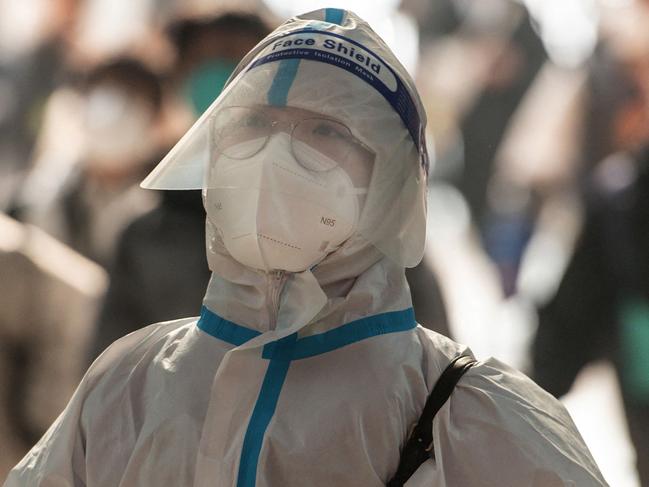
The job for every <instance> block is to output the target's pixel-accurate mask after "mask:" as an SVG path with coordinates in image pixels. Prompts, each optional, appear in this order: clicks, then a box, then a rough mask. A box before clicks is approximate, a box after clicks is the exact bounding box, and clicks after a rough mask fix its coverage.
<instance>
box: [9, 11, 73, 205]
mask: <svg viewBox="0 0 649 487" xmlns="http://www.w3.org/2000/svg"><path fill="white" fill-rule="evenodd" d="M80 3H81V2H80V1H78V0H25V1H24V2H14V1H12V0H0V211H10V210H11V206H12V203H13V198H14V196H15V194H16V193H17V192H18V191H19V189H20V185H21V184H22V181H23V179H24V177H25V175H26V173H27V172H28V170H29V164H30V161H31V159H32V157H33V151H34V144H35V143H36V140H37V137H38V132H39V129H40V126H41V123H42V119H43V116H44V113H45V106H46V103H47V100H48V98H49V96H50V94H51V93H52V91H53V90H54V89H55V88H56V87H58V86H60V85H61V84H63V83H65V82H66V81H68V77H69V72H68V66H67V61H66V59H67V57H68V48H69V46H70V43H71V40H72V37H73V36H71V26H72V25H73V24H74V22H75V19H76V17H77V12H78V9H79V5H80Z"/></svg>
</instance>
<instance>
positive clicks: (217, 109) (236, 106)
mask: <svg viewBox="0 0 649 487" xmlns="http://www.w3.org/2000/svg"><path fill="white" fill-rule="evenodd" d="M424 126H425V115H424V111H423V108H422V105H421V102H420V100H419V97H418V95H417V92H416V89H415V87H414V84H413V81H412V79H411V78H410V77H409V76H408V74H407V73H406V71H405V70H404V68H403V67H402V66H401V65H400V64H399V62H398V61H397V60H396V58H395V57H394V55H393V54H392V52H391V51H390V50H389V49H388V47H387V46H386V45H385V44H384V42H383V41H382V40H381V39H380V38H379V37H378V36H377V35H376V34H375V33H374V32H373V31H372V30H371V29H370V27H369V26H368V25H367V24H366V23H365V22H364V21H363V20H361V19H360V18H358V17H357V16H355V15H354V14H353V13H351V12H348V11H343V10H338V9H322V10H318V11H315V12H312V13H309V14H305V15H301V16H298V17H295V18H293V19H291V20H289V21H287V22H286V23H285V24H283V25H282V26H280V27H279V28H278V29H277V30H275V31H274V32H273V33H271V34H270V35H269V36H268V37H267V38H266V39H264V40H263V41H262V42H261V43H259V44H258V45H257V46H256V47H255V48H254V49H253V50H252V51H251V52H250V53H249V54H248V55H247V57H245V58H244V59H243V61H242V62H241V63H240V65H239V66H238V67H237V69H236V70H235V72H234V74H233V75H232V78H231V79H230V81H229V83H228V85H227V87H226V88H225V90H224V91H223V92H222V94H221V95H220V96H219V97H218V98H217V100H216V101H215V102H214V103H213V104H212V105H211V107H210V108H209V109H208V110H207V111H206V112H205V114H204V115H203V116H202V117H201V118H200V119H199V120H198V121H197V122H196V124H195V125H194V126H193V127H192V128H191V129H190V131H189V132H188V133H187V134H186V135H185V136H184V137H183V138H182V139H181V140H180V142H179V143H178V144H177V145H176V147H174V148H173V149H172V151H171V152H170V153H169V154H168V155H167V157H166V158H165V159H164V160H163V161H162V162H161V163H160V165H159V166H158V167H157V168H156V169H155V170H154V171H153V172H152V173H151V174H150V175H149V177H148V178H147V179H146V180H145V181H144V183H143V186H145V187H148V188H157V189H189V188H200V187H202V188H203V195H204V203H205V208H206V210H207V235H208V236H207V254H208V261H209V265H210V268H211V270H212V272H213V274H212V279H211V281H210V283H209V286H208V289H207V293H206V296H205V299H204V306H203V308H202V312H201V315H200V317H199V318H198V319H196V318H188V319H182V320H177V321H171V322H164V323H158V324H155V325H151V326H149V327H146V328H143V329H141V330H139V331H136V332H135V333H132V334H130V335H128V336H126V337H124V338H122V339H120V340H118V341H117V342H115V343H114V344H113V345H112V346H110V347H109V348H108V349H107V350H106V351H105V352H104V353H103V354H102V355H101V356H100V357H99V358H98V359H97V360H96V362H95V363H94V364H93V365H92V366H91V368H90V369H89V370H88V372H87V374H86V375H85V377H84V379H83V381H82V383H81V384H80V386H79V388H78V390H77V391H76V393H75V395H74V397H73V399H72V400H71V401H70V403H69V405H68V406H67V408H66V409H65V411H64V412H63V414H62V415H61V416H60V417H59V418H58V420H57V421H56V422H55V423H54V424H53V425H52V427H51V428H50V429H49V431H48V432H47V433H46V434H45V436H44V437H43V438H42V439H41V440H40V442H39V443H38V444H37V445H36V446H35V447H34V448H33V449H32V451H31V452H30V453H29V454H28V455H27V456H26V457H25V458H24V459H23V460H22V461H21V462H20V463H19V464H18V465H17V466H16V467H15V468H14V470H13V471H12V472H11V474H10V476H9V478H8V480H7V482H6V484H5V485H6V486H7V487H14V486H49V485H57V486H82V485H83V486H92V487H99V486H102V487H103V486H105V487H108V486H120V487H128V486H144V485H147V486H148V485H150V486H162V485H164V486H172V485H173V486H219V487H226V486H228V487H229V486H237V487H252V486H258V487H270V486H274V487H278V486H283V487H286V486H305V485H308V486H323V487H324V486H327V487H330V486H363V487H371V486H383V485H386V483H387V482H388V481H389V480H390V479H391V478H392V476H393V475H394V473H395V471H396V469H397V466H398V464H399V460H400V454H401V449H402V447H403V445H404V443H405V441H406V438H407V437H408V434H409V430H410V428H411V425H412V424H413V423H415V422H416V421H417V419H418V418H419V416H420V414H421V412H422V408H423V406H424V403H425V402H426V400H427V398H428V396H429V394H430V392H431V390H432V388H433V386H434V385H435V383H436V381H437V379H438V378H439V376H440V374H441V373H442V371H443V370H444V369H445V368H446V366H447V365H448V364H449V362H451V360H453V359H454V358H455V357H457V356H458V355H461V354H468V355H470V351H469V350H468V349H467V348H466V347H463V346H461V345H459V344H456V343H454V342H452V341H451V340H449V339H448V338H445V337H443V336H441V335H439V334H436V333H434V332H432V331H429V330H425V329H423V328H422V327H420V326H418V325H417V324H416V322H415V320H414V315H413V310H412V307H411V298H410V292H409V290H408V286H407V284H406V280H405V277H404V269H405V267H411V266H414V265H416V264H417V262H419V260H420V259H421V257H422V252H423V247H424V234H425V221H426V220H425V216H426V212H425V209H426V204H425V192H426V179H427V160H426V151H425V141H424V135H423V134H424ZM433 447H434V457H432V456H431V458H429V459H428V460H426V461H425V462H424V463H423V464H422V465H421V466H420V467H419V468H418V470H417V471H416V472H415V474H414V475H413V476H412V477H411V478H410V480H409V481H408V483H407V485H409V486H416V485H421V486H517V487H519V486H528V485H534V486H600V485H606V484H605V481H604V480H603V478H602V476H601V474H600V473H599V471H598V468H597V466H596V464H595V463H594V461H593V459H592V458H591V456H590V453H589V452H588V449H587V448H586V446H585V445H584V443H583V440H582V439H581V437H580V435H579V433H578V432H577V430H576V428H575V425H574V424H573V422H572V420H571V419H570V416H569V415H568V413H567V412H566V411H565V409H564V408H563V407H562V406H561V405H560V403H559V402H558V401H556V400H555V399H554V398H552V397H551V396H550V395H548V394H547V393H545V392H544V391H543V390H542V389H540V388H539V387H538V386H536V385H535V384H534V383H533V382H532V381H531V380H529V379H528V378H527V377H525V376H524V375H522V374H521V373H519V372H517V371H515V370H513V369H511V368H509V367H508V366H506V365H504V364H502V363H500V362H498V361H497V360H494V359H490V360H487V361H484V362H479V363H478V364H476V365H475V366H474V367H472V368H471V369H470V370H469V371H468V372H467V373H466V374H465V375H464V376H463V377H462V380H461V381H460V382H459V384H458V385H457V387H456V388H455V391H454V392H453V394H452V395H451V397H450V399H449V400H448V401H447V402H446V403H445V405H444V406H443V407H442V408H441V409H440V410H439V412H438V413H437V415H436V416H435V419H434V421H433Z"/></svg>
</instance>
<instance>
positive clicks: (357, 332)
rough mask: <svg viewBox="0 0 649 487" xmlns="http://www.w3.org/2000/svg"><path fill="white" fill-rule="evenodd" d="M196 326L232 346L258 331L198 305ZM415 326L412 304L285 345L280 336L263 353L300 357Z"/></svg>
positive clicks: (239, 343) (251, 337)
mask: <svg viewBox="0 0 649 487" xmlns="http://www.w3.org/2000/svg"><path fill="white" fill-rule="evenodd" d="M197 326H198V328H200V329H201V330H203V331H204V332H205V333H207V334H209V335H212V336H213V337H215V338H218V339H219V340H223V341H224V342H227V343H230V344H231V345H235V346H239V345H243V344H244V343H245V342H247V341H248V340H252V339H253V338H255V337H256V336H259V335H260V334H261V333H260V332H258V331H257V330H253V329H251V328H246V327H245V326H241V325H237V324H236V323H233V322H231V321H228V320H226V319H223V318H221V317H220V316H218V315H216V314H214V313H213V312H211V311H210V310H209V309H207V308H206V307H205V306H203V307H202V308H201V317H200V319H199V320H198V324H197ZM416 326H417V322H416V321H415V313H414V311H413V309H412V308H408V309H404V310H401V311H390V312H387V313H381V314H378V315H374V316H367V317H365V318H361V319H359V320H355V321H352V322H350V323H347V324H345V325H342V326H339V327H337V328H334V329H333V330H329V331H327V332H324V333H319V334H317V335H311V336H307V337H304V338H299V339H297V341H296V342H295V344H294V345H293V346H292V347H290V348H288V349H287V348H285V347H279V346H278V345H279V343H280V342H281V340H280V341H276V342H272V343H268V344H267V345H265V346H264V350H263V354H262V356H263V358H266V359H283V360H299V359H303V358H308V357H313V356H314V355H320V354H322V353H327V352H331V351H332V350H336V349H337V348H341V347H344V346H346V345H351V344H352V343H356V342H359V341H362V340H365V339H366V338H372V337H374V336H378V335H385V334H387V333H396V332H399V331H407V330H411V329H413V328H415V327H416ZM287 354H290V355H287Z"/></svg>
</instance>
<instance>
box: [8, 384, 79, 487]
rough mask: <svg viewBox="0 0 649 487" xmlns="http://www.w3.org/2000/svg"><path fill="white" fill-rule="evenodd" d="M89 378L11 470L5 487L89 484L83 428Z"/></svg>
mask: <svg viewBox="0 0 649 487" xmlns="http://www.w3.org/2000/svg"><path fill="white" fill-rule="evenodd" d="M86 386H87V383H86V380H85V379H84V381H82V383H81V384H80V385H79V387H78V388H77V391H76V392H75V394H74V396H73V397H72V399H71V400H70V402H69V403H68V406H67V407H66V408H65V410H64V411H63V412H62V413H61V415H60V416H59V417H58V418H57V420H56V421H55V422H54V423H53V424H52V426H50V428H49V429H48V430H47V432H46V433H45V435H43V437H42V438H41V439H40V440H39V441H38V443H37V444H36V445H35V446H34V447H33V448H32V449H31V450H30V451H29V453H27V455H26V456H25V457H24V458H23V459H22V460H21V461H20V463H19V464H18V465H16V467H14V469H13V470H12V471H11V472H10V473H9V476H8V477H7V480H6V481H5V483H4V487H25V486H30V487H32V486H33V487H40V486H43V487H44V486H49V485H52V486H54V485H56V486H57V487H82V486H85V485H86V482H85V478H86V471H85V465H86V462H85V452H84V443H85V441H84V436H83V431H82V429H81V427H80V416H81V409H82V405H83V399H84V397H85V395H86V393H85V391H86Z"/></svg>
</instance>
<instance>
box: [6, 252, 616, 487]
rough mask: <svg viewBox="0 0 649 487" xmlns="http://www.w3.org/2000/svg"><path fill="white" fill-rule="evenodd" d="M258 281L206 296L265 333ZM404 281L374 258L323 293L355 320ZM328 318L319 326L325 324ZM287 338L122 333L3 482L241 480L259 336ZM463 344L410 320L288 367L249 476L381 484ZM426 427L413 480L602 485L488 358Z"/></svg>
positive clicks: (530, 396) (123, 485)
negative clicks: (429, 431) (430, 434)
mask: <svg viewBox="0 0 649 487" xmlns="http://www.w3.org/2000/svg"><path fill="white" fill-rule="evenodd" d="M255 276H257V274H255V275H254V276H253V275H247V274H246V273H245V272H243V273H241V274H240V280H241V281H246V280H248V279H249V281H248V283H249V284H248V285H247V286H240V285H236V284H235V283H233V282H231V281H229V282H227V281H225V280H223V279H222V278H219V277H216V276H215V277H214V279H213V281H212V283H211V284H210V290H209V291H208V300H207V301H206V302H208V303H212V304H211V305H212V306H219V301H218V299H216V298H215V294H216V295H220V294H221V292H223V291H225V290H227V289H228V288H229V289H230V295H233V296H235V299H234V300H233V301H230V302H228V303H227V306H228V309H227V310H226V309H223V310H221V309H219V310H218V311H219V312H220V313H222V314H226V312H227V313H228V314H229V315H230V317H231V318H235V317H238V318H239V320H238V322H241V321H243V319H244V317H247V318H248V319H250V320H255V321H257V322H259V323H261V324H262V325H261V326H260V327H259V329H260V330H263V324H264V322H265V320H266V319H267V317H265V316H264V306H263V302H264V298H263V297H261V296H263V295H264V294H265V290H266V288H267V284H266V283H264V282H254V281H255ZM380 282H388V283H390V284H388V286H387V287H385V286H381V285H380ZM257 286H259V287H257ZM233 287H236V288H237V289H238V291H240V292H241V293H242V294H241V295H238V296H237V293H234V292H232V291H233V289H232V288H233ZM399 289H406V290H407V288H406V286H405V283H404V282H403V280H402V273H400V272H398V271H397V270H395V269H394V267H393V266H391V265H386V261H385V260H383V261H381V262H379V263H377V264H375V265H373V266H372V267H371V268H370V269H368V270H367V271H366V272H365V273H363V275H362V276H361V277H359V278H358V279H356V280H355V283H354V284H353V286H352V288H351V290H350V291H349V292H348V293H347V295H346V297H345V298H342V299H339V300H338V302H337V303H334V301H335V300H330V301H329V306H330V309H331V315H332V316H336V319H335V320H333V321H338V320H339V319H342V320H344V321H347V320H349V319H352V318H355V317H357V313H358V310H359V309H361V308H360V307H359V304H361V303H369V304H370V307H371V308H373V309H372V312H376V311H379V310H381V309H382V308H383V306H381V305H380V304H378V303H380V302H382V299H383V297H384V296H385V295H386V294H391V295H392V294H393V293H394V291H397V292H396V295H397V296H399V297H400V298H399V299H396V301H394V300H393V301H394V302H391V303H390V305H391V306H395V307H397V308H399V307H400V306H402V305H403V302H401V303H399V301H404V300H405V301H407V299H408V297H407V295H406V294H407V292H406V293H403V292H401V293H399V292H398V290H399ZM214 291H218V292H216V293H214ZM254 295H259V296H260V299H259V300H258V302H259V304H260V305H259V306H258V309H256V310H254V309H252V308H254V305H253V306H252V307H244V306H239V305H238V304H237V301H238V300H241V301H243V302H245V303H254V302H255V301H254V300H253V299H251V298H252V297H253V296H254ZM211 299H213V300H211ZM210 300H211V301H210ZM292 313H293V316H295V315H296V314H297V313H299V311H298V310H294V311H293V312H292ZM324 321H325V323H318V325H319V329H318V327H316V329H315V331H318V332H321V331H323V330H326V329H329V328H330V327H329V326H327V324H326V322H327V321H328V320H327V319H325V320H324ZM315 331H314V330H311V329H310V327H307V329H304V328H303V329H302V332H303V333H310V332H315ZM285 334H286V331H282V330H274V332H273V331H268V332H265V333H263V334H262V335H260V336H259V337H258V338H257V339H255V340H257V343H256V345H257V346H253V345H252V344H249V345H248V346H243V347H238V348H235V347H233V346H232V345H229V344H227V343H225V342H223V341H220V340H218V339H216V338H214V337H212V336H209V335H207V334H205V333H204V332H202V331H201V330H199V329H198V328H197V327H196V323H195V320H193V319H185V320H178V321H173V322H168V323H160V324H156V325H152V326H150V327H147V328H144V329H142V330H140V331H138V332H135V333H133V334H131V335H129V336H127V337H125V338H123V339H121V340H119V341H118V342H116V343H115V344H114V345H113V346H112V347H110V348H109V349H108V350H107V351H106V352H105V353H104V354H103V355H102V356H101V357H100V358H99V359H98V360H97V362H96V363H95V364H94V365H93V366H92V368H91V369H90V370H89V372H88V373H87V374H86V376H85V378H84V380H83V382H82V384H81V386H80V387H79V389H78V391H77V393H76V394H75V396H74V398H73V399H72V401H71V403H70V405H69V406H68V408H67V409H66V411H65V412H64V414H63V415H62V416H61V417H60V418H59V419H58V421H57V422H56V423H55V424H54V425H53V426H52V428H50V430H49V431H48V433H47V434H46V435H45V437H44V438H43V439H42V440H41V441H40V442H39V444H38V445H36V447H35V448H34V449H33V450H32V452H31V453H30V454H29V455H28V456H27V457H26V458H25V459H24V460H23V461H22V463H21V464H19V465H18V467H17V468H16V469H15V470H14V471H13V473H12V474H11V476H10V477H9V479H8V481H7V483H6V484H5V487H17V486H25V485H29V486H46V485H57V486H82V485H87V486H97V487H100V486H120V487H130V486H133V487H135V486H142V485H182V486H201V487H202V486H205V487H207V486H214V485H218V486H235V485H237V471H238V466H239V458H240V455H241V449H242V442H243V438H244V435H245V432H246V428H247V425H248V422H249V418H250V415H251V411H253V409H254V407H255V403H256V402H257V401H258V398H259V395H260V385H261V383H262V382H263V380H264V375H265V374H266V373H267V369H268V360H265V359H263V358H261V356H260V349H259V348H258V345H260V344H261V343H264V342H268V341H269V337H272V338H271V340H272V339H273V338H275V337H278V336H281V335H285ZM253 341H254V340H253ZM460 352H467V350H466V348H465V347H463V346H461V345H458V344H456V343H454V342H452V341H450V340H448V339H447V338H444V337H442V336H441V335H438V334H436V333H434V332H431V331H429V330H425V329H423V328H421V327H417V328H416V329H414V330H410V331H405V332H399V333H393V334H388V335H382V336H380V337H374V338H370V339H367V340H363V341H360V342H357V343H354V344H352V345H349V346H346V347H342V348H339V349H336V350H334V351H331V352H329V353H325V354H321V355H316V356H314V357H311V358H308V359H303V360H297V361H293V362H291V364H290V368H289V373H288V375H287V378H286V381H285V382H284V384H283V387H282V390H281V395H280V397H279V401H278V404H277V408H276V410H275V413H274V415H273V418H272V420H271V422H270V424H269V426H268V429H267V431H266V434H265V439H264V444H263V447H262V449H261V452H260V455H259V465H258V469H257V479H256V484H255V485H257V486H260V487H261V486H264V487H267V486H276V487H277V486H283V487H284V486H287V487H288V486H303V485H310V486H322V487H325V486H327V487H329V486H332V485H350V486H352V485H353V486H356V485H358V486H377V487H378V486H381V485H385V483H386V482H387V480H388V479H389V478H390V476H391V474H392V473H393V472H394V470H395V469H396V466H397V463H398V460H399V448H400V446H401V445H402V444H403V441H404V440H405V437H406V435H407V433H408V430H409V427H410V425H411V424H412V423H413V422H414V421H415V420H416V419H417V417H418V415H419V413H420V411H421V408H422V407H423V404H424V402H425V400H426V397H427V395H428V394H429V392H430V390H431V388H432V386H433V385H434V383H435V382H436V380H437V378H438V377H439V375H440V374H441V372H442V370H443V369H444V368H445V367H446V365H447V364H448V363H449V361H450V359H451V358H452V357H454V356H456V355H457V354H459V353H460ZM433 431H434V442H435V448H436V454H437V461H436V462H433V461H432V460H430V461H429V462H427V463H426V464H424V465H423V466H422V467H421V469H420V470H421V471H420V472H417V474H416V475H415V477H413V478H412V480H411V481H410V482H409V483H408V485H412V486H415V487H416V486H433V485H434V486H442V487H445V486H449V487H451V486H453V487H457V486H459V485H461V486H474V485H476V486H477V485H479V486H494V487H495V486H498V487H500V486H503V485H510V486H538V487H541V486H543V487H554V486H582V485H583V486H586V485H588V486H598V485H606V483H605V482H604V480H603V479H602V478H601V475H600V474H599V472H598V469H597V466H596V465H595V463H594V462H593V460H592V458H591V457H590V454H589V453H588V450H587V448H586V447H585V445H584V444H583V441H582V439H581V437H580V436H579V434H578V433H577V431H576V428H575V426H574V424H573V422H572V420H571V419H570V417H569V415H568V414H567V412H566V411H565V409H564V408H563V407H562V406H561V404H560V403H559V402H558V401H556V400H555V399H554V398H552V397H551V396H549V395H548V394H547V393H545V392H543V391H542V390H541V389H539V388H538V387H537V386H536V385H535V384H534V383H533V382H532V381H530V380H529V379H528V378H526V377H525V376H523V375H522V374H520V373H519V372H517V371H515V370H512V369H511V368H509V367H507V366H506V365H504V364H502V363H500V362H498V361H497V360H493V359H492V360H488V361H486V362H483V363H480V364H479V365H478V366H476V367H474V368H473V369H471V370H470V371H469V372H468V373H467V375H465V377H464V378H463V379H462V381H461V382H460V384H459V385H458V387H457V389H456V391H455V393H454V394H453V396H452V397H451V399H450V401H449V402H448V403H447V404H446V405H445V406H444V407H443V408H442V409H441V411H440V412H439V414H438V416H437V417H436V419H435V421H434V429H433Z"/></svg>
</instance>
